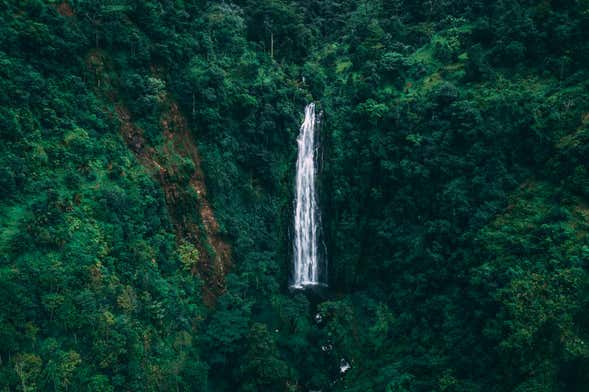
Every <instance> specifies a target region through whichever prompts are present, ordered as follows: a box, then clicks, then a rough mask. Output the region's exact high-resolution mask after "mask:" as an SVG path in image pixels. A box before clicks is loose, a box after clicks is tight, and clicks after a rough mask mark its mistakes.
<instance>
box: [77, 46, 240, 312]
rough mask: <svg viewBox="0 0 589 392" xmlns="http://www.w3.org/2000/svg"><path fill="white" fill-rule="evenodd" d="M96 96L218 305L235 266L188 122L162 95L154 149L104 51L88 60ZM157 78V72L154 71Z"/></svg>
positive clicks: (193, 268)
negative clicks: (156, 190)
mask: <svg viewBox="0 0 589 392" xmlns="http://www.w3.org/2000/svg"><path fill="white" fill-rule="evenodd" d="M86 63H87V66H88V70H89V72H90V75H91V76H92V78H93V79H94V85H95V89H96V92H97V93H98V95H99V96H101V97H102V98H103V99H104V100H105V104H106V105H108V106H113V107H114V113H113V114H114V115H115V116H116V120H117V121H118V122H119V123H120V128H119V130H120V134H121V136H122V138H123V140H124V141H125V143H126V144H127V146H128V148H129V149H130V150H131V151H132V152H133V154H135V156H136V158H137V161H138V162H140V163H141V165H142V166H143V167H144V168H145V170H146V171H147V172H148V173H149V174H150V175H151V176H152V177H153V178H154V179H155V180H156V181H157V182H158V183H159V185H160V186H161V188H162V189H163V192H164V196H165V201H166V206H167V210H168V214H169V217H170V220H171V222H172V225H173V227H174V231H175V233H176V239H177V242H178V245H179V246H180V245H182V244H183V243H189V244H192V245H193V246H194V247H196V249H198V255H199V256H198V260H196V261H195V262H194V263H193V264H192V266H191V272H192V273H193V274H195V273H198V274H199V275H200V276H201V277H202V278H203V280H204V282H205V284H204V285H203V299H204V301H205V303H206V304H208V305H211V306H212V305H213V304H214V302H215V299H216V298H217V297H218V296H219V295H221V294H222V293H223V292H224V287H225V275H226V274H227V272H228V269H229V267H230V266H231V248H230V246H229V244H228V243H227V241H226V240H225V239H224V238H223V236H222V234H221V233H220V229H219V223H218V222H217V219H216V218H215V214H214V212H213V208H212V207H211V203H210V201H209V199H208V196H207V186H206V183H205V175H204V172H203V169H202V164H201V157H200V154H199V152H198V148H197V146H196V143H195V141H194V136H193V133H192V132H191V130H190V128H189V126H188V123H187V121H186V118H185V117H184V115H183V114H182V113H181V111H180V109H179V107H178V104H177V103H176V102H175V101H174V100H173V99H172V98H171V97H170V96H169V94H168V92H167V91H165V90H161V91H159V92H158V96H157V105H158V113H159V120H158V122H157V123H156V124H154V125H155V127H156V128H157V130H158V132H159V134H157V135H156V136H155V137H154V138H153V139H154V140H156V141H158V142H159V143H158V144H155V145H153V144H152V143H150V142H149V141H148V140H147V139H146V137H145V135H144V130H143V129H141V127H139V126H138V125H137V124H136V123H135V122H134V121H133V117H132V114H131V113H130V111H129V109H128V108H127V106H126V105H125V102H124V99H123V95H122V94H121V92H120V90H119V87H118V86H119V75H118V74H117V72H116V70H115V69H113V67H112V61H111V60H110V59H109V57H108V54H107V53H106V52H104V51H99V50H93V51H91V52H90V53H89V54H88V56H87V60H86ZM151 69H152V72H153V73H154V77H156V76H155V74H156V73H157V74H160V73H161V72H156V70H155V67H151Z"/></svg>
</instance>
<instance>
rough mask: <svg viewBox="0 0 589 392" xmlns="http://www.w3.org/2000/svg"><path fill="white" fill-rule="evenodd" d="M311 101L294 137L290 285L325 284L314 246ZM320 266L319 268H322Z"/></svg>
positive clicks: (316, 211) (313, 121)
mask: <svg viewBox="0 0 589 392" xmlns="http://www.w3.org/2000/svg"><path fill="white" fill-rule="evenodd" d="M316 125H317V120H316V118H315V104H314V103H310V104H308V105H307V106H306V107H305V120H304V121H303V124H302V125H301V130H300V133H299V137H298V138H297V144H298V156H297V173H296V196H295V217H294V277H293V287H295V288H303V287H304V286H312V285H319V284H326V282H324V281H322V279H323V276H324V275H325V273H326V271H324V270H325V266H322V265H321V256H320V252H319V247H318V236H319V233H320V222H321V220H320V213H319V208H318V206H317V200H316V191H315V175H316V156H315V153H316V150H317V147H316V139H317V137H316V134H315V127H316ZM322 267H323V268H322Z"/></svg>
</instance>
